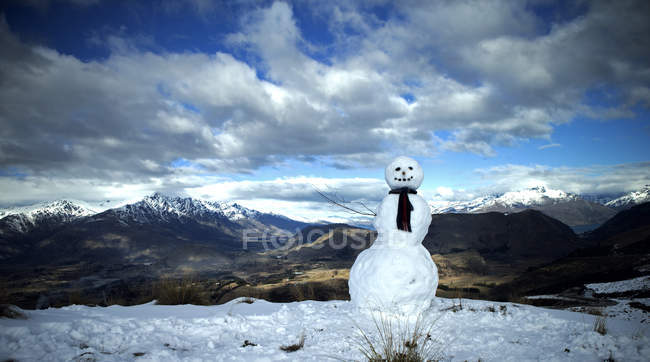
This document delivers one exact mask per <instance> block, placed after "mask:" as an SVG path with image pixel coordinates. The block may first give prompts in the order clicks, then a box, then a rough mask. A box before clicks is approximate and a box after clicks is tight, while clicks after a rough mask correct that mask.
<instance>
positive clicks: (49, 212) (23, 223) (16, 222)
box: [0, 200, 98, 233]
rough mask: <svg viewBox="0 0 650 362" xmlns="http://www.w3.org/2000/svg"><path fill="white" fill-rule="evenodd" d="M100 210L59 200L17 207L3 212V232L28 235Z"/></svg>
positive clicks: (0, 229)
mask: <svg viewBox="0 0 650 362" xmlns="http://www.w3.org/2000/svg"><path fill="white" fill-rule="evenodd" d="M97 211H98V210H96V209H94V208H91V206H90V205H88V204H84V203H82V202H77V201H70V200H58V201H53V202H43V203H39V204H35V205H31V206H24V207H15V208H9V209H4V210H2V211H1V215H2V216H1V217H2V220H1V221H2V227H0V233H1V232H2V231H3V230H7V229H9V230H12V231H14V232H19V233H26V232H29V231H31V230H32V229H34V228H35V227H37V226H39V225H42V224H45V223H50V224H63V223H67V222H71V221H73V220H77V219H80V218H82V217H85V216H90V215H94V214H96V213H97Z"/></svg>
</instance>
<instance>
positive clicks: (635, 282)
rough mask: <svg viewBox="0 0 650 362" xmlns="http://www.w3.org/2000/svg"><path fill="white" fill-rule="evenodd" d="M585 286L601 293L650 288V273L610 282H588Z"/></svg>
mask: <svg viewBox="0 0 650 362" xmlns="http://www.w3.org/2000/svg"><path fill="white" fill-rule="evenodd" d="M585 287H587V288H589V289H591V290H593V291H594V292H596V293H599V294H611V293H623V292H629V291H633V290H648V289H650V275H646V276H642V277H638V278H634V279H628V280H621V281H619V282H610V283H593V284H586V285H585Z"/></svg>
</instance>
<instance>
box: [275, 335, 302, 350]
mask: <svg viewBox="0 0 650 362" xmlns="http://www.w3.org/2000/svg"><path fill="white" fill-rule="evenodd" d="M304 346H305V335H304V334H301V335H300V339H299V340H298V343H294V344H290V345H286V346H280V349H281V350H283V351H285V352H295V351H297V350H299V349H302V347H304Z"/></svg>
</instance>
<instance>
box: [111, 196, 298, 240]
mask: <svg viewBox="0 0 650 362" xmlns="http://www.w3.org/2000/svg"><path fill="white" fill-rule="evenodd" d="M107 213H110V214H114V215H117V216H118V217H119V218H120V219H121V220H123V221H125V222H126V221H134V222H137V223H154V222H170V221H179V222H181V223H185V222H188V221H201V222H217V223H219V222H230V223H233V224H235V225H239V227H246V228H253V229H259V230H258V231H262V230H264V229H270V231H279V230H287V231H294V229H295V228H300V227H303V226H305V225H307V224H305V223H302V222H299V221H296V220H293V219H290V218H287V217H285V216H282V215H276V214H269V213H262V212H259V211H257V210H253V209H249V208H246V207H244V206H242V205H240V204H238V203H236V202H225V201H219V202H211V201H205V200H200V199H193V198H191V197H185V198H183V197H172V196H165V195H163V194H160V193H155V194H153V195H151V196H147V197H145V198H144V199H142V200H141V201H138V202H136V203H132V204H128V205H125V206H122V207H119V208H115V209H112V210H108V211H107ZM274 228H277V229H279V230H276V229H274Z"/></svg>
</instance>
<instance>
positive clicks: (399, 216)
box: [348, 157, 438, 314]
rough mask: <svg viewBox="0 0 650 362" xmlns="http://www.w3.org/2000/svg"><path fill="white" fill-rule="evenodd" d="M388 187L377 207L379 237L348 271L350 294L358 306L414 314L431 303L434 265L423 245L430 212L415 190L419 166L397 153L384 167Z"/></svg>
mask: <svg viewBox="0 0 650 362" xmlns="http://www.w3.org/2000/svg"><path fill="white" fill-rule="evenodd" d="M385 176H386V182H387V183H388V186H390V188H391V191H390V192H389V194H388V195H387V196H386V197H385V198H384V199H383V200H382V202H381V204H380V205H379V207H378V208H377V216H376V217H375V220H374V223H373V224H374V226H375V229H376V230H377V239H376V240H375V242H374V243H373V244H372V246H371V247H370V248H368V249H366V250H364V251H363V252H361V253H360V254H359V256H358V257H357V259H356V260H355V262H354V265H353V266H352V269H351V270H350V280H349V282H348V285H349V287H350V297H351V301H352V303H354V304H355V305H356V306H357V307H359V308H360V309H362V310H368V311H373V310H374V311H382V312H391V313H393V312H394V313H400V314H401V313H407V314H417V313H421V312H423V311H425V310H426V309H428V308H429V307H430V305H431V302H432V300H433V298H434V297H435V293H436V288H437V287H438V269H437V268H436V265H435V264H434V263H433V260H431V255H430V254H429V252H428V251H427V249H426V248H425V247H424V246H422V240H423V239H424V237H425V236H426V234H427V231H428V230H429V224H430V223H431V211H430V209H429V205H427V203H426V202H425V201H424V199H423V198H422V197H420V196H419V195H417V191H416V189H417V188H418V187H420V185H421V184H422V178H423V173H422V167H421V166H420V164H419V163H418V162H417V161H415V160H414V159H412V158H409V157H397V158H396V159H395V160H393V162H391V163H390V164H389V165H388V166H387V167H386V171H385Z"/></svg>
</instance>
